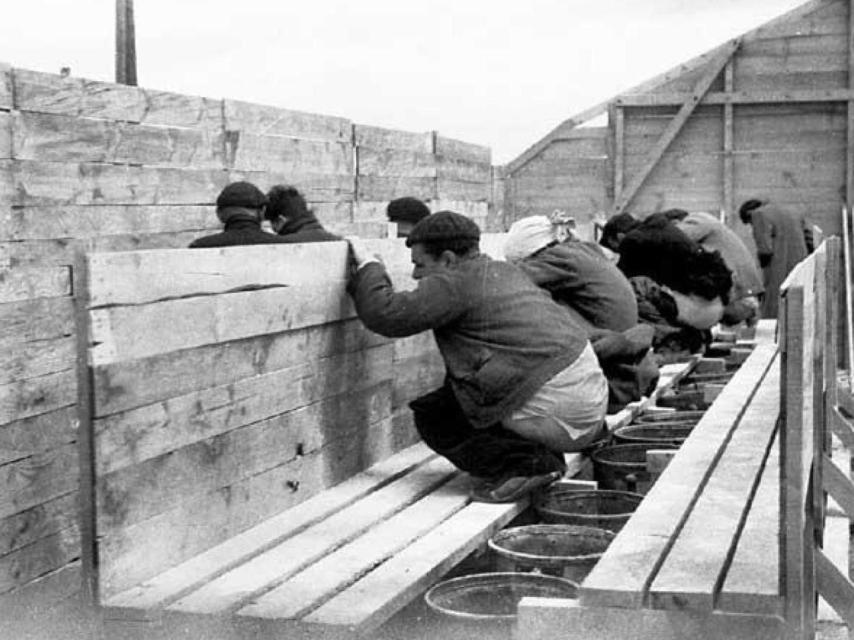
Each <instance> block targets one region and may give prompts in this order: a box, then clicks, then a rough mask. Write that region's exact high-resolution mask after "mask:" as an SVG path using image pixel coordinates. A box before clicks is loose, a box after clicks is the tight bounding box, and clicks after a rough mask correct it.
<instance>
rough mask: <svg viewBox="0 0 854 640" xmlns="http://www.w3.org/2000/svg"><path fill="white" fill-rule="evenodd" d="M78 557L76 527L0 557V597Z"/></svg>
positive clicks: (78, 545)
mask: <svg viewBox="0 0 854 640" xmlns="http://www.w3.org/2000/svg"><path fill="white" fill-rule="evenodd" d="M79 553H80V540H79V531H78V530H77V527H76V526H72V527H70V528H68V529H64V530H62V531H59V532H57V533H54V534H51V535H48V536H46V537H44V538H40V539H39V540H36V541H34V542H32V543H30V544H29V545H27V546H26V547H24V548H22V549H17V550H15V551H13V552H11V553H8V554H6V555H4V556H0V594H3V593H7V592H9V591H12V590H13V589H16V588H18V587H21V586H23V585H26V584H27V583H29V582H31V581H33V580H35V579H36V578H38V577H39V576H42V575H44V574H45V573H48V572H50V571H53V570H55V569H57V568H59V567H63V566H65V565H66V564H68V563H69V562H71V561H72V560H74V559H76V558H77V557H78V556H79Z"/></svg>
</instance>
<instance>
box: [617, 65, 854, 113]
mask: <svg viewBox="0 0 854 640" xmlns="http://www.w3.org/2000/svg"><path fill="white" fill-rule="evenodd" d="M739 60H741V55H739ZM747 84H748V85H749V83H747ZM851 96H852V93H851V90H850V89H826V88H824V89H781V88H780V87H779V86H778V87H776V88H774V89H769V90H765V91H757V90H756V89H755V88H751V89H745V90H740V91H709V92H708V93H707V94H706V95H705V96H703V97H702V98H701V99H700V104H701V105H703V106H706V105H758V104H769V105H777V104H779V105H791V104H792V103H798V102H807V103H827V102H844V101H847V100H850V99H851ZM686 98H688V94H686V93H640V94H624V95H621V96H620V97H619V98H617V99H616V100H615V102H616V104H618V105H621V106H624V107H663V106H678V105H680V104H683V103H684V102H685V99H686Z"/></svg>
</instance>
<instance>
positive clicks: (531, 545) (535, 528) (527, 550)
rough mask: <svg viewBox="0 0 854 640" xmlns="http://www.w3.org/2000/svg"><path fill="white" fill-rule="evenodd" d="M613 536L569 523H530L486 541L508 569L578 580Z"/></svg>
mask: <svg viewBox="0 0 854 640" xmlns="http://www.w3.org/2000/svg"><path fill="white" fill-rule="evenodd" d="M613 539H614V532H613V531H608V530H607V529H599V528H596V527H580V526H576V525H571V524H530V525H525V526H522V527H510V528H508V529H503V530H501V531H499V532H498V533H496V534H495V535H494V536H492V538H490V539H489V541H488V542H487V544H488V545H489V548H490V549H492V550H493V551H494V552H495V553H496V554H497V555H498V558H499V562H498V563H497V565H496V566H497V567H498V568H499V569H500V570H508V571H538V572H540V573H545V574H548V575H554V576H560V577H563V578H569V579H570V580H572V581H573V582H578V583H580V582H582V581H583V580H584V578H586V577H587V574H588V573H590V571H591V570H592V569H593V566H594V565H595V564H596V563H597V562H598V561H599V558H601V557H602V554H603V553H604V552H605V549H607V548H608V545H609V544H611V540H613Z"/></svg>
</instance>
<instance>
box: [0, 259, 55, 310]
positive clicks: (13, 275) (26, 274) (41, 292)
mask: <svg viewBox="0 0 854 640" xmlns="http://www.w3.org/2000/svg"><path fill="white" fill-rule="evenodd" d="M68 295H71V272H70V269H69V268H68V267H47V268H38V267H19V268H12V269H4V270H3V271H2V277H0V303H3V302H18V301H22V300H28V299H30V298H53V297H58V296H68Z"/></svg>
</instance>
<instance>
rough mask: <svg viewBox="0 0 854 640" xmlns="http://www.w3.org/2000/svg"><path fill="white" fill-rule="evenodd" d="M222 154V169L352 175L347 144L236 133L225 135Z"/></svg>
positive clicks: (350, 156)
mask: <svg viewBox="0 0 854 640" xmlns="http://www.w3.org/2000/svg"><path fill="white" fill-rule="evenodd" d="M225 153H226V166H227V167H228V168H229V169H237V170H240V171H263V172H276V173H285V174H288V173H289V174H297V175H298V174H306V173H314V174H323V175H341V176H349V175H352V174H353V147H352V146H351V145H350V144H349V143H347V142H338V141H331V140H304V139H300V138H289V137H285V136H271V135H259V134H255V133H246V132H243V131H236V132H230V135H228V136H226V139H225ZM264 182H267V181H264ZM289 184H292V182H289ZM298 185H299V183H298V182H297V186H298Z"/></svg>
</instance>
